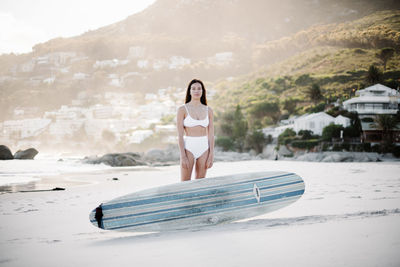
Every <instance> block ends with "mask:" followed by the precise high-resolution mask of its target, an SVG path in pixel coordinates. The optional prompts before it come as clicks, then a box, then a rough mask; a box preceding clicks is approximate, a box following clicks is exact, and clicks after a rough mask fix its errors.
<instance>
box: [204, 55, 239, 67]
mask: <svg viewBox="0 0 400 267" xmlns="http://www.w3.org/2000/svg"><path fill="white" fill-rule="evenodd" d="M232 61H233V53H232V52H222V53H216V54H215V56H214V57H209V58H207V62H208V64H212V65H219V66H223V65H227V64H229V63H231V62H232Z"/></svg>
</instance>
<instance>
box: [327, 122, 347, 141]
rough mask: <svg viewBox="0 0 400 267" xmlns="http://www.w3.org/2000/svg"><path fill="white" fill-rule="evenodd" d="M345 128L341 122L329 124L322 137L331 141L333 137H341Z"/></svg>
mask: <svg viewBox="0 0 400 267" xmlns="http://www.w3.org/2000/svg"><path fill="white" fill-rule="evenodd" d="M343 130H344V128H343V126H342V125H339V124H329V125H328V126H326V127H325V128H324V129H323V130H322V139H323V140H325V141H331V140H332V138H339V137H340V131H343Z"/></svg>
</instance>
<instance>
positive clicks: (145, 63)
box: [137, 59, 149, 69]
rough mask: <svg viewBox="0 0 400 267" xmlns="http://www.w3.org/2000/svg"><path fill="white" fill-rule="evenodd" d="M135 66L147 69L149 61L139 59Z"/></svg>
mask: <svg viewBox="0 0 400 267" xmlns="http://www.w3.org/2000/svg"><path fill="white" fill-rule="evenodd" d="M137 66H138V67H139V68H141V69H144V68H147V67H149V61H148V60H146V59H141V60H138V61H137Z"/></svg>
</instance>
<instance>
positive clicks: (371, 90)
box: [343, 83, 400, 142]
mask: <svg viewBox="0 0 400 267" xmlns="http://www.w3.org/2000/svg"><path fill="white" fill-rule="evenodd" d="M399 101H400V93H399V92H398V91H397V90H394V89H392V88H389V87H387V86H384V85H382V84H379V83H378V84H375V85H373V86H370V87H367V88H365V89H363V90H359V91H357V92H356V97H353V98H351V99H349V100H346V101H344V102H343V106H344V108H345V109H347V110H348V111H352V112H357V113H358V117H359V118H360V121H361V129H362V131H363V140H364V142H380V141H381V138H382V136H383V135H382V133H381V131H380V130H379V129H378V128H379V127H378V126H377V125H376V123H375V122H374V119H375V117H376V116H377V115H381V114H387V115H395V114H396V113H397V112H398V111H399ZM396 135H397V136H399V134H396ZM397 138H398V137H395V138H394V140H397ZM396 142H397V141H396Z"/></svg>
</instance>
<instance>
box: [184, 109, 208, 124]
mask: <svg viewBox="0 0 400 267" xmlns="http://www.w3.org/2000/svg"><path fill="white" fill-rule="evenodd" d="M184 106H185V109H186V112H187V116H186V118H185V119H184V120H183V126H185V127H195V126H201V127H207V126H208V124H209V123H210V121H209V120H208V107H207V117H206V118H205V119H204V120H195V119H193V118H192V116H190V114H189V110H188V109H187V107H186V105H184Z"/></svg>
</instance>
